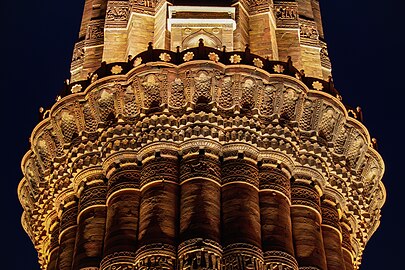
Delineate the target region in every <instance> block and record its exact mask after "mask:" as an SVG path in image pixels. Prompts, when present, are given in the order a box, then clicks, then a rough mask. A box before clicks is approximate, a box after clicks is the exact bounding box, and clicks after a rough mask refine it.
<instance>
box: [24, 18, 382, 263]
mask: <svg viewBox="0 0 405 270" xmlns="http://www.w3.org/2000/svg"><path fill="white" fill-rule="evenodd" d="M115 12H118V11H115ZM280 12H282V15H280V16H287V15H286V14H287V13H286V11H280ZM120 14H121V13H120ZM283 14H284V15H283ZM121 15H122V16H124V15H123V14H121ZM111 16H112V15H111ZM289 16H292V15H289ZM286 19H287V18H286ZM288 19H290V18H288ZM201 48H202V47H200V49H201ZM193 50H194V49H193ZM193 50H190V51H193ZM211 51H214V50H211ZM151 52H152V49H150V50H149V51H148V52H145V53H151ZM161 52H162V50H158V51H157V52H156V55H159V54H160V53H161ZM198 52H201V51H197V50H194V54H195V55H196V56H198ZM206 52H207V53H206V55H205V56H204V57H206V59H201V57H200V56H198V57H195V59H187V61H183V60H181V59H183V57H180V58H176V57H177V56H176V54H175V53H173V52H169V51H167V52H166V53H167V54H168V55H170V56H171V59H172V60H170V61H169V62H166V61H159V60H158V58H157V57H158V56H156V61H149V62H147V61H146V60H143V62H142V63H141V64H138V65H136V67H134V66H133V65H132V66H131V68H128V65H129V64H132V62H130V63H129V64H128V63H116V64H114V65H110V67H113V66H116V65H118V66H120V67H121V66H122V70H121V71H119V72H113V71H110V72H107V71H105V72H107V73H104V75H103V74H102V73H101V69H100V70H99V71H97V72H95V73H94V74H100V75H98V76H97V77H95V78H93V79H91V78H89V81H88V82H90V83H89V84H88V85H87V86H86V87H83V89H82V90H80V91H75V92H74V93H71V94H68V95H66V96H64V97H62V98H60V99H59V100H58V101H57V102H56V103H55V104H54V105H53V106H52V108H50V109H49V111H48V113H47V114H46V116H45V117H44V119H43V120H42V121H41V122H40V123H39V124H38V125H37V126H36V127H35V129H34V131H33V132H32V135H31V137H30V142H31V148H30V150H29V151H28V152H27V153H26V155H25V156H24V158H23V161H22V164H21V169H22V171H23V173H24V178H23V179H22V181H21V182H20V184H19V187H18V194H19V198H20V201H21V204H22V206H23V208H24V213H23V215H22V224H23V227H24V230H25V231H26V232H27V234H28V235H29V236H30V238H31V240H32V242H33V243H34V245H35V247H36V248H37V250H38V252H39V257H40V263H41V267H42V268H43V269H45V268H46V266H47V264H48V261H47V260H48V259H47V254H48V250H49V249H54V248H55V247H56V243H55V242H54V241H55V234H56V233H55V230H53V226H56V225H51V223H53V222H51V221H50V220H55V219H56V220H59V225H58V226H60V229H59V230H60V235H59V241H64V235H65V236H66V235H68V233H69V229H70V228H74V227H75V226H77V224H76V219H77V211H79V212H82V211H84V210H85V209H88V208H89V207H92V205H104V206H106V205H107V204H108V200H109V199H108V200H107V201H106V199H107V197H108V198H110V197H111V194H116V193H117V192H118V191H120V190H132V191H133V192H149V191H148V190H150V189H153V188H155V184H154V183H163V184H164V185H169V184H170V183H171V184H173V185H174V186H177V185H180V184H182V183H184V182H185V181H190V179H194V178H195V179H197V178H198V179H209V181H211V182H213V183H216V185H219V186H220V187H222V188H223V187H224V186H226V185H231V186H233V185H234V183H236V182H237V183H238V185H242V184H248V185H249V186H250V187H251V188H253V189H254V190H256V191H260V190H262V189H266V190H274V192H275V193H277V194H281V195H282V196H284V197H285V198H287V199H288V201H289V202H290V203H292V205H296V204H299V205H306V206H308V207H309V208H311V209H315V210H316V211H317V213H318V214H319V215H320V216H321V215H322V220H324V224H325V225H327V226H331V227H334V228H336V229H337V230H338V231H339V232H340V227H342V232H341V235H342V239H343V240H342V241H343V248H344V249H345V250H347V251H348V254H350V256H351V257H352V259H353V261H354V265H355V266H356V267H357V266H358V265H359V264H360V261H361V256H362V252H363V249H364V247H365V245H366V243H367V241H368V240H369V238H370V237H371V235H372V234H373V233H374V232H375V230H376V228H377V227H378V225H379V219H380V209H381V207H382V205H383V204H384V201H385V196H386V193H385V188H384V186H383V184H382V182H381V178H382V176H383V174H384V163H383V160H382V158H381V156H380V155H379V154H378V152H377V151H376V150H375V149H374V144H373V141H372V139H371V137H370V135H369V133H368V131H367V129H366V128H365V127H364V125H363V124H362V123H361V122H360V121H359V120H358V119H355V118H354V117H352V116H356V115H355V114H351V113H349V110H348V109H347V108H346V107H345V105H344V104H343V103H342V101H341V100H340V99H339V97H338V95H334V94H333V91H329V92H327V91H320V90H316V89H313V88H311V87H310V86H311V85H312V84H311V83H305V81H303V80H302V78H300V77H298V78H296V77H295V76H292V75H291V73H290V74H287V73H286V72H287V71H288V69H287V68H288V65H287V64H286V63H281V62H280V63H279V65H282V66H283V67H285V68H286V70H287V71H285V72H284V71H283V72H282V73H277V72H274V69H273V66H272V65H273V64H274V63H271V62H269V61H267V62H266V60H265V59H264V58H263V63H264V66H263V68H259V67H257V65H255V64H254V62H253V61H252V62H243V61H247V60H243V59H245V57H246V52H245V53H240V52H238V53H237V54H238V55H239V56H240V58H241V59H242V62H240V63H236V64H233V63H232V62H230V61H228V60H227V59H229V57H227V58H225V57H223V55H224V54H221V52H220V51H215V52H216V53H217V54H218V55H219V57H220V58H222V59H223V60H224V61H227V62H224V63H222V62H218V61H211V60H209V59H208V55H209V51H206ZM145 53H144V54H140V56H138V57H141V58H142V59H146V56H145V55H146V54H145ZM186 53H188V52H184V54H186ZM234 54H235V53H230V54H228V55H234ZM176 59H180V60H176ZM251 59H253V58H252V57H251ZM173 61H183V62H182V63H180V64H176V63H174V62H173ZM133 62H135V58H134V60H133ZM105 67H106V66H104V67H103V68H104V70H106V69H105ZM269 70H270V71H271V70H273V71H272V72H270V71H269ZM291 71H293V72H294V69H290V70H289V72H291ZM115 73H117V74H115ZM292 74H294V73H292ZM93 77H94V75H93ZM325 83H326V82H323V81H322V84H325ZM308 85H309V86H308ZM325 85H326V84H325ZM71 87H73V85H72V86H71ZM179 166H180V167H179ZM179 168H180V169H179ZM266 170H267V171H268V172H269V173H266ZM123 175H124V176H123ZM120 179H126V180H120ZM272 179H276V180H277V181H276V180H272ZM290 183H292V184H291V186H290ZM291 187H292V188H291ZM291 189H292V198H291V197H290V196H291V195H290V193H291ZM301 191H302V192H301ZM304 191H305V192H304ZM306 191H308V192H306ZM150 192H152V191H150ZM311 192H312V193H314V194H316V196H317V198H318V199H319V198H320V200H321V201H322V203H321V204H319V203H318V204H317V203H315V202H314V200H315V199H316V198H315V197H314V196H312V195H313V194H312V193H311ZM311 194H312V195H311ZM313 197H314V198H315V199H314V198H313ZM313 199H314V200H313ZM144 203H146V202H141V203H140V204H141V206H140V207H141V208H142V207H145V208H144V210H141V211H145V213H147V212H148V211H149V210H148V208H147V207H148V206H147V205H146V204H144ZM151 203H152V202H151ZM156 204H157V205H158V204H159V202H156ZM72 209H73V210H72ZM333 209H334V210H333ZM100 211H101V210H100ZM56 213H57V214H56ZM79 215H80V213H79ZM336 215H337V216H336ZM343 218H344V219H346V220H347V222H345V225H342V224H341V220H342V219H343ZM66 233H67V234H66ZM65 240H66V239H65ZM66 241H68V239H67V240H66ZM190 241H192V240H190ZM193 241H194V240H193ZM252 241H253V240H252ZM255 241H256V240H255ZM68 242H69V241H68ZM68 242H67V243H68ZM194 242H195V243H194V244H193V245H197V246H199V245H200V246H201V245H202V246H206V247H204V248H201V249H193V248H191V247H189V246H188V245H189V243H191V242H187V241H186V242H184V243H183V244H182V246H181V247H179V249H177V248H176V247H174V246H173V245H172V244H169V243H166V244H164V245H163V246H159V245H158V244H157V243H156V244H155V243H147V244H145V245H144V246H142V247H139V249H138V250H137V251H136V253H135V252H133V253H128V254H127V253H122V254H121V253H112V254H111V255H109V256H108V257H105V258H104V259H103V261H102V262H101V267H102V268H100V269H114V267H113V265H117V267H118V266H120V267H124V266H125V267H127V268H126V269H135V268H136V269H138V268H141V267H142V266H143V265H146V264H156V263H157V262H159V263H160V264H161V265H165V267H167V268H168V269H172V267H174V266H175V265H181V266H182V267H186V265H189V264H190V263H191V262H192V261H193V260H194V259H193V258H204V265H206V264H207V265H210V269H219V268H220V267H221V265H224V267H225V268H232V267H236V268H238V267H239V266H232V267H231V265H234V261H235V262H236V261H238V262H241V261H244V262H245V263H246V267H253V268H254V269H258V270H259V269H263V268H264V267H267V266H266V265H270V266H268V267H273V268H274V267H279V268H277V269H294V270H296V269H298V268H297V267H298V266H297V262H296V261H295V259H294V258H292V257H291V254H288V253H282V252H281V253H280V254H279V253H277V252H276V251H274V252H273V251H271V252H270V251H269V252H267V253H264V254H263V253H262V251H261V249H260V247H258V246H255V244H252V243H250V244H247V243H229V244H228V245H227V246H224V247H222V246H221V243H216V242H215V243H214V242H210V239H202V240H201V239H198V240H195V241H194ZM148 245H149V246H148ZM150 245H152V246H150ZM246 245H248V246H246ZM153 250H164V252H163V251H162V252H161V255H159V256H163V257H161V258H154V257H153V256H155V253H154V252H153ZM240 250H244V252H245V251H246V252H245V253H243V254H244V255H243V256H242V255H240V254H242V253H241V251H240ZM248 251H249V252H248ZM177 252H179V253H178V254H179V255H178V256H179V257H177ZM156 256H157V255H156ZM221 256H222V259H220V257H221ZM240 256H242V257H243V258H242V257H240ZM129 258H132V259H129ZM153 258H154V259H153ZM266 258H276V259H274V260H273V259H271V262H269V261H268V260H267V259H266ZM66 263H69V262H66ZM199 263H202V262H199ZM280 267H281V268H280ZM238 269H239V268H238ZM299 269H312V268H310V267H300V268H299ZM314 269H318V268H314Z"/></svg>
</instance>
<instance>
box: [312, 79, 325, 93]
mask: <svg viewBox="0 0 405 270" xmlns="http://www.w3.org/2000/svg"><path fill="white" fill-rule="evenodd" d="M312 87H313V88H314V89H315V90H318V91H321V90H322V89H323V85H322V83H321V82H319V81H315V82H313V83H312Z"/></svg>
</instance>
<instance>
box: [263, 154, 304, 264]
mask: <svg viewBox="0 0 405 270" xmlns="http://www.w3.org/2000/svg"><path fill="white" fill-rule="evenodd" d="M259 177H260V178H259V179H260V193H259V195H260V221H261V228H262V250H263V255H264V263H265V265H266V268H270V269H274V268H276V267H281V266H288V267H290V268H289V269H298V264H297V261H296V260H295V258H294V246H293V240H292V227H291V215H290V205H291V186H290V178H291V174H290V172H289V171H288V170H287V169H286V168H283V167H282V166H279V167H275V166H274V164H271V163H270V164H269V163H268V162H267V160H264V161H263V165H262V166H261V167H260V176H259Z"/></svg>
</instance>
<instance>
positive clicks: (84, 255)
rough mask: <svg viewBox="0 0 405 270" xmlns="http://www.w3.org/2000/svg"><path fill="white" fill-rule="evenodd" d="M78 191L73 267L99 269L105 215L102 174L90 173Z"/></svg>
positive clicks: (104, 193) (87, 269)
mask: <svg viewBox="0 0 405 270" xmlns="http://www.w3.org/2000/svg"><path fill="white" fill-rule="evenodd" d="M86 180H87V181H86V182H85V183H84V185H83V187H82V190H80V191H79V214H78V216H77V223H78V228H77V236H76V246H75V255H74V262H73V268H72V269H74V270H76V269H82V268H86V270H90V269H99V266H100V262H101V259H102V255H103V240H104V232H105V217H106V206H105V203H106V191H107V187H106V185H105V183H104V176H103V175H102V174H101V173H99V172H96V173H94V174H93V173H92V174H91V176H88V177H86Z"/></svg>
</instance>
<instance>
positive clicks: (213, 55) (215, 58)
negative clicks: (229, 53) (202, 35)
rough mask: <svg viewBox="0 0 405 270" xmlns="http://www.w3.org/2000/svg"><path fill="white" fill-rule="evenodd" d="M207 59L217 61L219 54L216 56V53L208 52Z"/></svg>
mask: <svg viewBox="0 0 405 270" xmlns="http://www.w3.org/2000/svg"><path fill="white" fill-rule="evenodd" d="M208 59H210V60H211V61H214V62H218V61H219V56H218V54H216V53H214V52H210V53H209V54H208Z"/></svg>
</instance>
